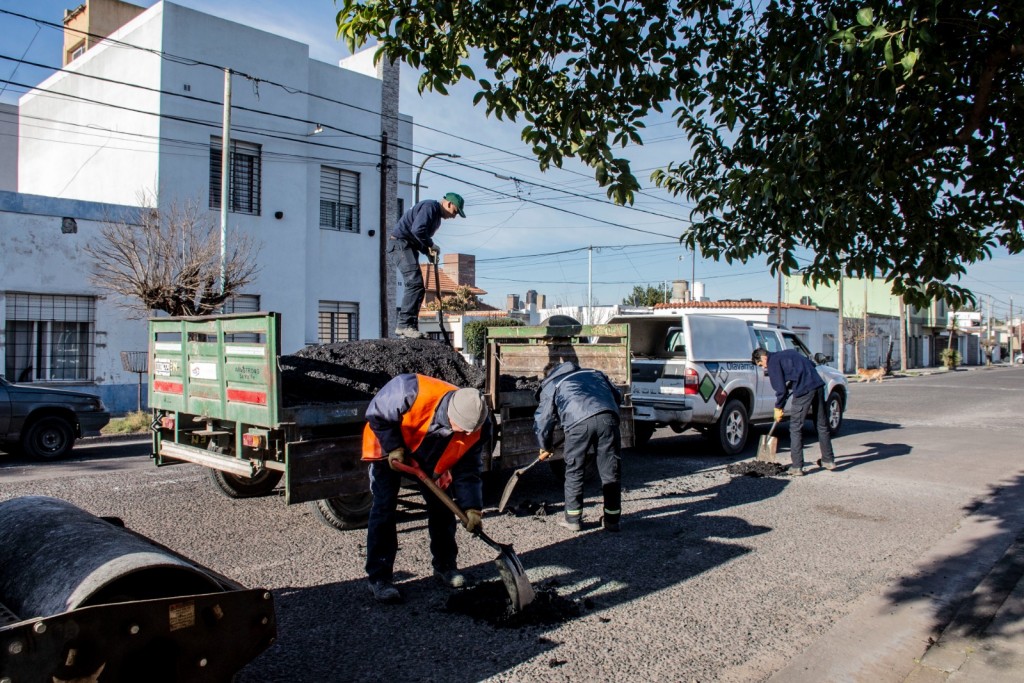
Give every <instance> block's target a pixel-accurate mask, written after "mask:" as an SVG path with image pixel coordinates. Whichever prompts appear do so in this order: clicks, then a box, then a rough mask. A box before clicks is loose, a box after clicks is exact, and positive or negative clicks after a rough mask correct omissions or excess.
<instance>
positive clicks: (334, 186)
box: [320, 166, 359, 232]
mask: <svg viewBox="0 0 1024 683" xmlns="http://www.w3.org/2000/svg"><path fill="white" fill-rule="evenodd" d="M320 228H321V229H324V230H341V231H345V232H359V174H358V173H353V172H352V171H343V170H341V169H338V168H330V167H328V166H321V167H320Z"/></svg>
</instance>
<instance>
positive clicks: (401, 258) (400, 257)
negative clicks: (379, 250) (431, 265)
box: [388, 238, 426, 330]
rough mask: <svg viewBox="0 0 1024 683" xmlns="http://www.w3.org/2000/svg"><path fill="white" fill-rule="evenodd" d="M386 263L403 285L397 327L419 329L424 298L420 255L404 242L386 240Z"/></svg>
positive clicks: (424, 290) (424, 291)
mask: <svg viewBox="0 0 1024 683" xmlns="http://www.w3.org/2000/svg"><path fill="white" fill-rule="evenodd" d="M388 262H389V263H390V264H391V267H392V268H396V269H397V270H398V273H399V274H400V275H401V276H402V282H404V283H405V293H404V294H403V295H402V306H401V309H400V310H399V311H398V327H399V328H402V327H411V328H412V329H414V330H418V329H419V328H420V306H421V305H422V304H423V298H424V297H425V296H426V289H425V288H424V285H423V273H422V272H421V271H420V254H419V252H418V251H416V250H415V249H413V248H412V246H411V245H410V244H409V243H408V242H406V241H405V240H400V239H393V238H392V239H388Z"/></svg>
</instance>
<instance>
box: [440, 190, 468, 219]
mask: <svg viewBox="0 0 1024 683" xmlns="http://www.w3.org/2000/svg"><path fill="white" fill-rule="evenodd" d="M444 198H445V199H447V200H448V201H450V202H451V203H452V204H454V205H455V208H456V209H458V210H459V215H460V216H462V217H463V218H465V217H466V212H465V211H463V210H462V209H463V207H464V206H465V205H466V202H464V201H463V199H462V195H458V194H455V193H454V192H449V193H448V194H446V195H445V196H444Z"/></svg>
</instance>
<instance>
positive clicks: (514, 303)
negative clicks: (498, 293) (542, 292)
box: [505, 294, 519, 311]
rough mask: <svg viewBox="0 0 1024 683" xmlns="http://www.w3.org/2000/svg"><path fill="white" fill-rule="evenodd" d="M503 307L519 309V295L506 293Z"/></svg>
mask: <svg viewBox="0 0 1024 683" xmlns="http://www.w3.org/2000/svg"><path fill="white" fill-rule="evenodd" d="M505 309H506V310H508V311H518V310H519V295H518V294H508V295H507V296H506V297H505Z"/></svg>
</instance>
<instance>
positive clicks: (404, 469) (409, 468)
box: [391, 462, 469, 526]
mask: <svg viewBox="0 0 1024 683" xmlns="http://www.w3.org/2000/svg"><path fill="white" fill-rule="evenodd" d="M391 466H392V467H394V468H395V469H397V470H398V471H399V472H401V473H402V474H408V475H410V476H413V477H416V478H417V479H419V480H420V481H421V482H423V485H424V486H426V487H427V488H428V489H430V491H431V493H433V494H434V495H435V496H437V497H438V499H439V500H440V501H441V502H442V503H444V504H445V506H446V507H447V508H448V509H449V510H451V511H452V512H454V513H455V516H456V517H458V518H459V521H460V522H462V525H463V526H468V525H469V517H468V516H467V515H466V513H465V512H463V511H462V508H460V507H459V506H458V505H456V504H455V501H454V500H452V499H451V497H450V496H449V495H448V494H447V493H445V492H444V489H442V488H441V487H440V486H438V485H437V483H435V482H434V480H433V479H431V478H430V477H428V476H427V473H426V472H424V471H423V470H422V469H420V466H419V465H417V464H416V463H415V462H414V463H413V464H411V465H406V464H405V463H401V462H392V463H391Z"/></svg>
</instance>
